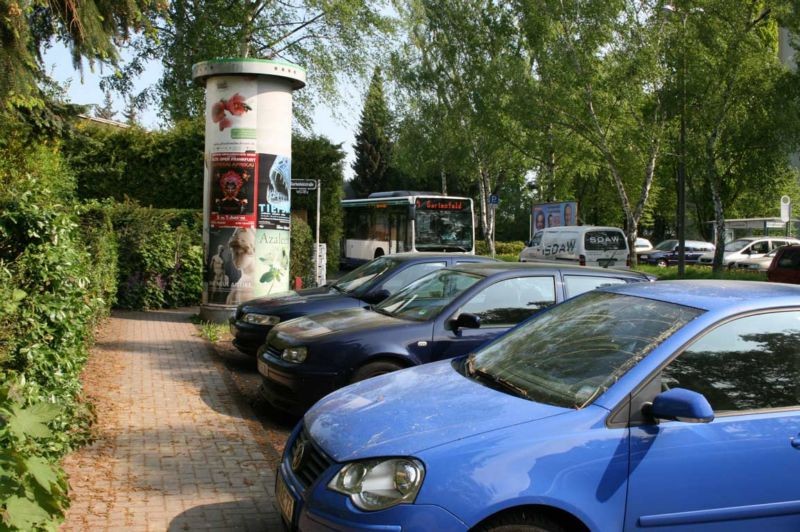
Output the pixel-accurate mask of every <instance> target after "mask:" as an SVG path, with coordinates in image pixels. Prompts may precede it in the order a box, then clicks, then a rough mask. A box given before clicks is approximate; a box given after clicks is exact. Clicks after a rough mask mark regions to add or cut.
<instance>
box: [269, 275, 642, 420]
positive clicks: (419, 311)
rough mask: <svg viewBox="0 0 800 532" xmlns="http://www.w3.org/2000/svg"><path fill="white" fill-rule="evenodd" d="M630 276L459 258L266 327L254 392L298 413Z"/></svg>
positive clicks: (457, 351) (466, 348)
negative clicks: (383, 293) (347, 304)
mask: <svg viewBox="0 0 800 532" xmlns="http://www.w3.org/2000/svg"><path fill="white" fill-rule="evenodd" d="M648 280H650V278H649V277H648V276H646V275H644V274H642V273H639V272H625V271H619V270H603V269H594V268H589V269H587V268H581V267H579V266H562V267H559V266H557V265H552V264H549V265H546V264H538V265H535V264H519V263H492V262H487V263H482V264H463V265H461V266H454V267H451V268H445V269H443V270H439V271H436V272H434V273H431V274H429V275H427V276H425V277H423V278H422V279H420V280H418V281H417V282H415V283H414V284H412V285H410V286H408V287H406V288H405V289H403V290H401V291H400V292H398V293H397V294H395V295H393V296H391V297H389V298H388V299H386V300H384V301H383V302H381V303H380V304H378V305H376V306H374V307H372V308H369V309H365V308H352V309H345V310H338V311H335V312H326V313H322V314H314V315H310V316H306V317H303V318H299V319H296V320H291V321H287V322H285V323H281V324H279V325H276V326H275V327H274V328H273V329H272V331H270V333H269V335H268V337H267V343H266V344H265V346H264V347H263V349H261V350H260V351H259V356H258V370H259V372H260V373H261V375H262V377H263V385H262V386H261V390H262V394H263V396H264V398H265V399H266V400H267V401H268V402H269V403H270V404H271V405H272V406H273V407H275V408H277V409H279V410H284V411H286V412H289V413H292V414H300V413H302V412H305V411H306V410H307V409H308V408H309V407H310V406H311V405H312V404H314V403H315V402H316V401H317V400H319V399H320V398H321V397H323V396H324V395H326V394H328V393H330V392H332V391H333V390H335V389H337V388H340V387H342V386H344V385H346V384H349V383H352V382H357V381H361V380H364V379H367V378H370V377H374V376H376V375H380V374H383V373H388V372H390V371H395V370H398V369H402V368H405V367H409V366H416V365H419V364H424V363H426V362H432V361H434V360H442V359H445V358H452V357H455V356H458V355H462V354H464V353H468V352H470V351H472V350H473V349H475V348H476V347H478V346H479V345H481V344H483V343H485V342H487V341H488V340H491V339H493V338H495V337H496V336H498V335H499V334H501V333H504V332H506V331H507V330H508V329H509V328H511V327H513V326H514V325H516V324H517V323H519V322H521V321H523V320H525V319H526V318H528V317H529V316H531V315H532V314H534V313H536V312H538V311H539V310H541V309H543V308H546V307H549V306H550V305H553V304H555V303H558V302H560V301H563V300H565V299H567V298H569V297H572V296H575V295H578V294H581V293H583V292H586V291H588V290H592V289H594V288H596V287H597V286H604V285H608V284H620V283H628V282H640V281H648Z"/></svg>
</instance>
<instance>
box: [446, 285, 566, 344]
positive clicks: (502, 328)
mask: <svg viewBox="0 0 800 532" xmlns="http://www.w3.org/2000/svg"><path fill="white" fill-rule="evenodd" d="M555 281H556V280H555V277H554V276H553V275H537V276H525V277H513V278H510V279H502V280H499V281H496V282H491V281H489V282H487V283H486V284H484V285H482V286H479V287H478V288H477V290H475V291H472V292H471V293H470V294H467V295H466V296H465V297H464V298H461V299H459V300H457V301H455V302H454V303H453V305H451V307H450V308H448V309H445V311H444V312H443V313H442V317H443V318H442V319H441V320H439V321H437V323H436V329H435V331H434V346H433V350H432V356H433V360H441V359H445V358H452V357H455V356H458V355H462V354H465V353H469V352H471V351H472V350H473V349H475V348H476V347H478V346H479V345H482V344H484V343H486V342H487V341H489V340H492V339H494V338H495V337H497V336H499V335H500V334H502V333H504V332H506V331H507V330H508V329H509V328H511V327H513V326H514V325H516V324H518V323H520V322H521V321H523V320H525V319H527V318H528V317H530V316H532V315H533V314H535V313H536V312H538V311H539V310H541V309H543V308H546V307H549V306H550V305H553V304H555V302H556V289H555ZM465 312H468V313H471V314H475V315H476V316H478V318H480V320H481V326H480V327H479V328H477V329H469V328H461V329H458V330H457V331H454V330H453V329H452V327H451V326H450V323H449V322H450V320H451V319H452V318H455V317H457V316H458V315H459V314H461V313H465Z"/></svg>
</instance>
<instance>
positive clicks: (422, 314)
mask: <svg viewBox="0 0 800 532" xmlns="http://www.w3.org/2000/svg"><path fill="white" fill-rule="evenodd" d="M481 279H483V277H481V276H480V275H474V274H471V273H464V272H460V271H454V270H447V269H444V270H439V271H436V272H434V273H430V274H428V275H426V276H425V277H422V278H421V279H419V280H417V281H415V282H413V283H412V284H410V285H408V286H407V287H405V288H403V289H402V290H401V291H399V292H397V293H396V294H395V295H393V296H391V297H389V298H387V299H386V300H384V301H383V302H381V303H380V304H379V305H377V306H375V307H374V309H375V310H376V311H377V312H380V313H381V314H388V315H389V316H394V317H395V318H403V319H409V320H415V321H427V320H431V319H433V318H435V317H436V316H438V315H439V313H440V312H441V311H442V309H443V308H444V307H446V306H447V305H449V304H450V302H451V301H453V300H454V299H455V298H456V297H458V296H459V295H461V294H462V293H463V292H465V291H466V290H467V289H468V288H469V287H470V286H472V285H474V284H475V283H477V282H478V281H480V280H481Z"/></svg>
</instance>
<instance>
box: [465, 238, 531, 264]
mask: <svg viewBox="0 0 800 532" xmlns="http://www.w3.org/2000/svg"><path fill="white" fill-rule="evenodd" d="M524 247H525V242H522V241H520V240H517V241H514V242H495V243H494V248H495V253H496V255H514V256H516V257H519V254H520V252H521V251H522V249H523V248H524ZM475 253H476V254H478V255H491V254H492V252H491V251H490V250H489V245H488V244H487V243H486V241H484V240H478V241H476V242H475ZM515 260H516V259H515Z"/></svg>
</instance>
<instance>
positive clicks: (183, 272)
mask: <svg viewBox="0 0 800 532" xmlns="http://www.w3.org/2000/svg"><path fill="white" fill-rule="evenodd" d="M111 217H112V220H113V224H114V228H115V231H116V235H117V239H118V242H119V273H118V278H117V303H118V305H119V306H120V307H122V308H130V309H145V310H146V309H156V308H162V307H179V306H186V305H194V304H197V303H198V302H199V300H200V294H201V292H202V280H203V273H202V272H203V257H202V244H201V241H200V238H201V235H202V229H201V223H202V220H201V217H200V213H199V212H197V211H181V210H169V209H153V208H149V207H141V206H140V205H138V204H137V203H136V202H132V201H128V202H125V203H121V204H115V205H113V206H112V207H111Z"/></svg>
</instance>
